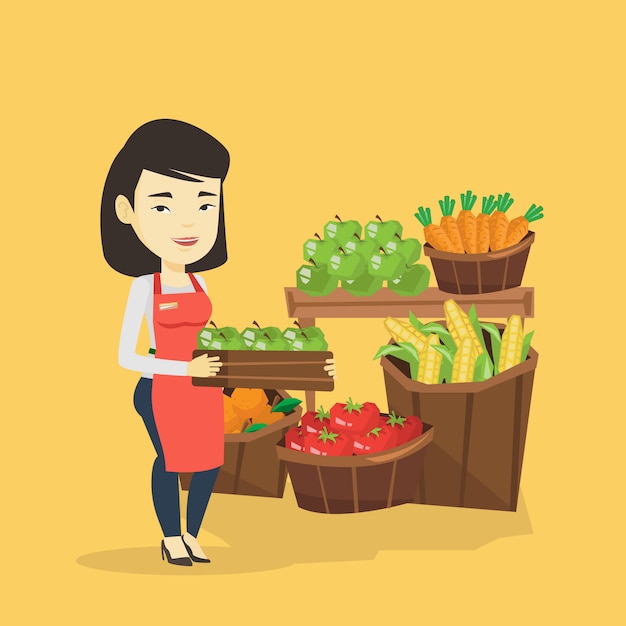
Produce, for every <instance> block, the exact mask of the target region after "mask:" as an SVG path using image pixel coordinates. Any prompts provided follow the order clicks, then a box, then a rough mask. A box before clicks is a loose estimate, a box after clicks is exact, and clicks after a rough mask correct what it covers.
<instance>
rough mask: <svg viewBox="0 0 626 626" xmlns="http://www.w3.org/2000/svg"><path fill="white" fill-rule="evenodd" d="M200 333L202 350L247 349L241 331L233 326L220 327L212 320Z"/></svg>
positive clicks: (199, 338)
mask: <svg viewBox="0 0 626 626" xmlns="http://www.w3.org/2000/svg"><path fill="white" fill-rule="evenodd" d="M211 325H212V326H213V327H212V328H211V327H209V326H207V327H205V328H203V329H202V330H201V331H200V332H199V333H198V348H199V349H201V350H245V349H246V348H247V346H246V343H245V342H244V340H243V337H242V336H241V334H240V333H239V331H238V330H237V329H236V328H234V327H232V326H224V327H222V328H218V327H217V326H216V325H215V323H214V322H211Z"/></svg>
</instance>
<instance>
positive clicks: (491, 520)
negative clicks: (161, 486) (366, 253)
mask: <svg viewBox="0 0 626 626" xmlns="http://www.w3.org/2000/svg"><path fill="white" fill-rule="evenodd" d="M17 6H18V5H17V4H16V3H13V4H12V6H11V7H10V8H9V9H6V8H5V9H4V10H3V36H2V41H1V43H0V45H1V46H2V59H3V80H2V105H1V106H2V129H1V131H2V134H1V138H2V139H1V145H2V148H1V151H0V154H1V156H0V158H1V159H2V165H1V170H0V171H1V172H2V198H3V201H2V218H1V223H2V246H1V247H0V253H1V254H2V266H1V267H2V288H3V294H2V307H1V310H2V313H1V315H2V335H3V339H2V351H1V353H0V354H2V360H3V365H2V371H3V374H2V388H3V410H2V455H1V457H0V458H1V463H2V483H3V486H2V494H3V503H2V518H1V519H2V527H1V528H0V538H1V540H0V564H1V565H0V567H1V568H2V571H3V572H4V573H6V576H3V580H4V582H3V589H2V592H3V593H2V595H3V598H4V600H3V603H2V604H3V606H2V609H3V613H5V614H7V615H10V616H12V617H11V618H10V619H9V621H8V622H7V623H14V624H18V623H19V624H33V623H47V622H50V621H53V620H54V621H57V620H61V621H62V622H63V623H69V624H82V623H91V624H100V623H102V624H105V623H119V624H127V623H135V622H136V621H137V620H142V621H144V620H145V622H146V623H153V624H165V623H185V622H187V623H189V622H191V621H192V620H194V621H195V622H196V623H203V622H209V621H210V622H217V623H223V622H225V620H227V619H228V620H232V621H233V623H243V620H244V619H245V620H255V621H258V620H259V619H261V616H265V618H264V621H265V619H267V620H269V621H271V620H274V621H275V622H276V623H303V624H308V623H312V624H313V623H318V622H319V621H320V620H321V619H324V620H325V621H326V622H328V623H341V622H343V621H346V622H347V621H350V622H351V621H354V622H355V623H367V624H377V623H383V620H385V621H390V622H391V621H393V620H400V619H407V620H408V619H409V618H411V619H412V618H415V619H417V620H419V621H420V622H421V623H434V624H448V623H463V622H467V623H486V624H522V623H528V622H531V621H532V622H537V623H549V622H554V623H570V624H571V623H581V624H583V623H591V622H592V621H594V622H595V623H603V624H616V623H618V622H621V620H622V619H623V618H624V610H623V601H622V597H621V596H622V595H623V594H622V592H623V559H624V541H623V528H624V516H623V513H622V510H623V503H622V500H623V494H624V487H623V484H624V483H623V475H624V467H623V462H622V459H623V449H624V446H623V441H624V435H625V431H626V429H625V428H624V408H623V401H622V399H621V390H622V388H623V374H624V364H623V360H622V358H621V353H620V350H622V351H623V349H624V334H623V310H624V309H623V305H620V304H616V302H615V298H616V297H618V294H620V292H621V290H622V285H623V277H622V271H623V269H624V261H623V254H622V253H623V249H624V195H623V193H624V191H623V173H624V105H625V102H624V96H623V93H624V92H623V68H624V52H625V51H624V46H623V32H622V31H623V23H624V21H623V15H622V11H621V8H622V7H621V3H620V2H617V1H615V2H607V1H603V0H596V1H595V2H561V1H558V2H536V1H532V2H525V3H503V2H495V1H494V2H471V3H470V2H445V3H435V2H394V1H388V2H382V3H381V2H377V3H374V2H371V3H369V2H368V3H365V2H315V3H312V2H311V3H299V2H263V3H260V2H259V3H256V2H229V3H219V4H218V3H210V2H197V3H178V4H171V3H165V2H151V3H148V2H124V3H122V2H107V3H103V4H101V5H88V4H84V3H78V2H75V3H69V2H56V3H44V2H35V3H29V4H26V5H19V6H20V7H21V8H16V7H17ZM159 117H174V118H179V119H183V120H186V121H189V122H192V123H195V124H196V125H198V126H200V127H202V128H204V129H206V130H208V131H209V132H211V133H212V134H214V135H215V136H216V137H217V138H219V139H220V140H221V141H222V142H223V143H224V144H225V145H226V146H227V147H228V149H229V150H230V152H231V156H232V167H231V171H230V173H229V176H228V178H227V181H226V184H225V201H226V210H227V235H228V245H229V253H230V259H229V261H228V263H227V264H226V265H225V266H224V267H222V268H219V269H217V270H214V271H212V272H206V273H204V277H205V279H206V280H207V283H208V286H209V289H210V291H211V293H212V294H213V303H214V316H215V320H216V322H217V323H218V325H227V324H228V325H231V324H232V325H235V326H238V327H243V326H246V325H248V324H249V323H250V322H251V321H252V319H256V320H257V321H259V322H260V323H262V324H266V325H270V324H272V325H279V326H283V325H284V326H286V325H287V324H289V323H290V322H291V320H290V319H289V318H287V314H286V308H285V303H284V295H283V287H284V286H286V285H293V284H294V282H295V270H296V268H297V267H298V266H299V265H300V262H301V260H300V255H301V245H302V243H303V241H304V240H305V239H307V238H308V237H310V236H311V235H312V234H313V233H314V232H316V231H320V230H321V229H322V228H323V225H324V223H325V222H326V221H328V220H329V219H331V218H332V217H333V216H334V215H335V214H336V213H338V214H339V215H340V216H341V217H343V218H344V219H347V218H355V219H359V220H361V221H363V222H367V221H368V220H370V219H372V218H373V216H374V215H375V214H376V213H380V214H381V215H382V216H383V217H384V218H387V219H391V218H397V219H400V220H402V221H403V223H404V224H405V233H406V236H417V237H419V238H420V239H422V231H421V229H420V228H419V225H418V224H417V222H416V220H415V219H414V218H413V212H414V211H415V210H416V208H417V206H418V205H420V204H423V205H428V206H431V207H433V210H434V212H438V209H437V204H436V201H437V199H438V198H440V197H442V196H443V195H444V194H451V195H458V193H460V192H461V191H463V190H465V189H467V188H471V189H473V190H474V191H475V192H476V193H478V194H479V195H482V194H485V193H486V194H489V193H495V194H497V193H501V192H504V191H509V192H510V193H511V195H512V196H513V197H514V198H515V200H516V202H515V204H514V205H513V209H512V211H511V213H513V214H515V215H518V214H520V213H521V212H522V211H523V210H525V209H526V208H527V206H529V205H530V204H531V203H533V202H535V203H537V204H542V205H543V206H544V209H545V214H546V218H545V219H544V220H542V221H541V222H539V223H538V224H537V225H536V227H535V230H536V232H537V238H536V242H535V244H534V246H533V248H532V250H531V255H530V258H529V262H528V265H527V270H526V274H525V278H524V284H526V285H532V286H534V287H535V289H536V299H535V305H536V309H535V313H536V317H535V319H533V320H529V321H528V324H527V328H529V329H530V328H534V329H535V330H536V333H535V335H536V337H535V340H534V346H535V348H536V349H537V351H538V352H539V365H538V369H537V375H536V382H535V389H534V394H533V400H532V406H531V415H530V425H529V431H528V438H527V443H526V455H525V459H524V470H523V474H522V494H521V496H520V506H519V510H518V511H517V513H503V512H490V511H473V510H457V509H447V508H438V507H417V506H404V507H397V508H396V509H390V510H384V511H377V512H372V513H365V514H360V515H354V516H325V515H317V514H313V513H309V512H306V511H303V510H301V509H298V507H297V506H296V504H295V500H294V497H293V492H292V490H291V487H290V485H288V486H287V490H286V494H285V498H284V499H282V500H265V499H255V498H244V497H237V496H228V495H219V494H217V495H215V496H214V498H213V499H212V500H211V503H210V505H209V509H208V513H207V516H206V518H205V524H204V529H203V531H202V534H201V536H200V540H201V543H202V544H203V545H205V546H207V551H208V552H209V553H210V556H212V557H213V559H214V563H212V564H211V565H210V566H206V567H203V566H194V567H193V568H191V569H190V570H184V571H180V570H181V569H183V568H174V567H171V566H168V565H167V564H164V563H162V562H161V560H160V555H159V550H158V544H159V541H160V532H159V529H158V526H157V523H156V520H155V517H154V513H153V511H152V508H151V507H152V505H151V499H150V493H149V472H150V467H151V463H152V458H153V453H152V451H151V447H150V443H149V440H148V437H147V436H146V433H145V432H144V429H143V425H142V423H141V421H140V418H139V417H138V416H137V415H136V414H135V412H134V410H133V407H132V403H131V396H132V391H133V387H134V384H135V381H136V375H135V374H134V373H132V372H127V371H124V370H122V369H121V368H119V366H118V365H117V361H116V350H117V340H118V333H119V328H120V323H121V318H122V313H123V308H124V304H125V299H126V295H127V290H128V287H129V284H130V279H129V278H127V277H124V276H121V275H118V274H116V273H115V272H114V271H113V270H111V269H110V268H109V267H108V266H107V265H106V263H105V262H104V260H103V258H102V254H101V249H100V239H99V204H100V194H101V191H102V185H103V182H104V178H105V176H106V173H107V170H108V167H109V165H110V163H111V161H112V159H113V157H114V156H115V154H116V153H117V151H118V150H119V149H120V148H121V146H122V144H123V142H124V141H125V140H126V138H127V137H128V135H129V134H130V133H131V132H132V131H133V130H134V129H135V128H136V127H137V126H139V125H140V124H142V123H143V122H145V121H147V120H150V119H154V118H159ZM425 262H426V263H428V261H425ZM322 327H323V329H324V330H325V331H326V333H327V336H328V339H329V343H330V345H331V347H332V348H333V349H334V351H335V354H336V358H337V366H338V380H337V385H336V392H335V393H333V394H326V395H324V394H320V397H321V399H322V401H323V402H325V403H326V404H331V403H332V402H334V401H342V400H344V399H345V397H347V396H348V395H351V396H353V397H355V398H366V399H368V400H373V401H376V402H379V403H380V404H381V406H383V407H384V406H385V405H386V403H385V394H384V386H383V380H382V373H381V370H380V367H379V366H378V364H377V363H376V362H374V361H372V356H373V353H374V351H375V349H376V348H377V347H378V346H379V345H380V344H381V343H382V342H384V341H386V334H385V332H384V330H383V329H382V325H381V323H380V321H378V320H361V321H349V320H327V321H324V322H323V324H322Z"/></svg>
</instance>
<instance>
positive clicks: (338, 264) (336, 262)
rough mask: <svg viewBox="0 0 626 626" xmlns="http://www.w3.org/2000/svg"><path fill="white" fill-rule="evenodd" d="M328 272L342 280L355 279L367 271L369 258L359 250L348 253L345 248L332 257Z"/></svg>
mask: <svg viewBox="0 0 626 626" xmlns="http://www.w3.org/2000/svg"><path fill="white" fill-rule="evenodd" d="M327 268H328V273H329V274H330V275H331V276H336V277H337V278H340V279H341V280H354V279H356V278H358V277H359V276H360V275H361V274H363V273H364V272H365V271H367V259H366V258H365V257H364V256H363V255H361V254H359V253H358V252H352V253H350V254H348V253H346V252H345V250H344V249H343V248H341V247H340V248H339V251H338V252H337V253H336V254H333V256H331V257H330V261H329V262H328V265H327Z"/></svg>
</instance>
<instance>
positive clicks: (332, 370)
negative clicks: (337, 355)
mask: <svg viewBox="0 0 626 626" xmlns="http://www.w3.org/2000/svg"><path fill="white" fill-rule="evenodd" d="M326 363H328V365H324V371H326V372H328V375H329V376H331V377H332V378H333V379H335V380H336V379H337V377H336V376H335V359H326Z"/></svg>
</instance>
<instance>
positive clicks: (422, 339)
mask: <svg viewBox="0 0 626 626" xmlns="http://www.w3.org/2000/svg"><path fill="white" fill-rule="evenodd" d="M385 328H386V329H387V331H388V332H389V334H390V335H391V337H392V339H393V340H394V341H395V342H396V343H398V344H399V343H401V342H407V343H410V344H412V345H413V346H414V347H415V349H416V350H417V352H418V353H419V352H421V351H422V350H423V349H424V348H425V347H426V340H427V338H426V335H424V334H423V333H421V332H420V331H419V330H417V328H414V327H413V326H411V325H410V324H408V323H406V322H402V321H401V320H398V319H396V318H395V317H387V318H385Z"/></svg>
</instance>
